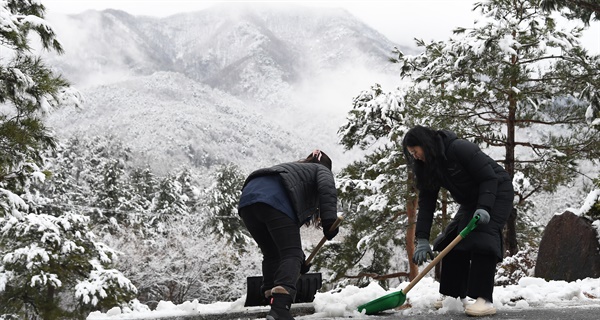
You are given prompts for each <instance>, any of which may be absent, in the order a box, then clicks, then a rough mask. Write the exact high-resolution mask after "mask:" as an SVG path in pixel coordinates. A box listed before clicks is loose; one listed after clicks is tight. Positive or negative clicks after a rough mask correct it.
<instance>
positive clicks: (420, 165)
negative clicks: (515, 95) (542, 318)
mask: <svg viewBox="0 0 600 320" xmlns="http://www.w3.org/2000/svg"><path fill="white" fill-rule="evenodd" d="M402 147H403V151H404V154H405V157H406V158H407V160H408V162H409V164H410V165H411V167H412V170H413V172H414V174H415V177H416V179H415V180H416V186H417V189H418V190H419V211H418V216H417V226H416V230H415V236H416V238H417V245H416V248H415V253H414V256H413V261H414V262H415V263H417V264H422V263H424V262H425V261H426V260H427V256H429V257H430V258H433V252H432V249H431V247H430V245H429V238H430V230H431V225H432V221H433V215H434V211H435V209H436V203H437V198H438V193H439V191H440V188H445V189H446V190H448V191H449V192H450V194H451V195H452V197H453V198H454V200H455V201H456V202H457V203H458V204H459V208H458V212H457V213H456V215H455V216H454V218H453V219H452V221H451V222H450V223H449V224H448V227H447V228H446V229H445V230H444V232H443V233H442V234H441V235H440V236H439V237H437V238H436V239H435V241H434V242H433V245H434V246H433V249H434V250H436V251H441V250H443V249H444V248H445V247H446V246H447V245H448V244H449V243H450V242H451V241H452V240H453V239H454V238H455V237H456V236H457V235H458V232H460V231H461V230H462V229H463V228H464V227H466V225H467V224H468V223H469V221H470V220H471V219H472V217H473V216H474V215H475V214H479V215H480V220H479V222H478V226H477V227H476V228H475V230H473V232H471V234H470V235H469V236H468V237H466V238H465V239H464V240H462V241H461V242H460V243H459V244H458V245H457V246H456V247H455V248H454V249H453V250H451V251H450V252H449V253H448V254H447V255H446V256H445V257H444V258H443V259H442V264H441V275H440V293H441V294H442V295H446V296H451V297H454V298H461V300H462V301H463V304H464V305H465V313H466V314H467V315H470V316H485V315H492V314H495V313H496V309H495V308H494V306H493V299H492V298H493V297H492V293H493V290H494V275H495V273H496V264H497V263H498V262H500V261H502V257H503V252H502V229H503V228H504V225H505V224H506V221H507V219H508V216H509V214H510V212H511V210H512V207H513V197H514V190H513V186H512V179H511V177H510V176H509V174H508V173H507V172H506V171H505V170H504V169H503V168H502V167H501V166H500V165H498V163H496V161H494V160H493V159H492V158H490V157H489V156H488V155H486V154H485V153H483V152H482V151H481V150H480V149H479V147H478V146H477V145H476V144H474V143H471V142H469V141H467V140H464V139H459V138H458V137H457V136H456V134H454V133H453V132H450V131H447V130H439V131H436V130H433V129H431V128H427V127H423V126H416V127H414V128H412V129H410V130H409V131H408V132H407V133H406V135H405V137H404V140H403V142H402ZM467 296H469V297H471V298H473V299H476V301H475V303H474V304H467V303H466V297H467ZM438 306H439V304H438Z"/></svg>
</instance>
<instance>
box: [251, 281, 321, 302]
mask: <svg viewBox="0 0 600 320" xmlns="http://www.w3.org/2000/svg"><path fill="white" fill-rule="evenodd" d="M246 282H247V283H246V290H247V291H246V302H245V303H244V306H245V307H255V306H266V305H268V304H269V302H268V301H267V299H266V298H265V297H264V296H263V293H262V292H261V290H260V287H261V285H262V277H248V278H247V279H246ZM322 285H323V279H322V277H321V274H320V273H307V274H303V275H301V276H300V278H299V279H298V282H296V298H295V299H294V303H305V302H313V301H314V300H315V294H316V293H317V291H319V289H321V286H322Z"/></svg>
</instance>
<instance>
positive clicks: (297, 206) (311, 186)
mask: <svg viewBox="0 0 600 320" xmlns="http://www.w3.org/2000/svg"><path fill="white" fill-rule="evenodd" d="M273 174H278V175H279V176H280V177H281V181H282V182H283V186H284V188H285V190H286V191H287V194H288V196H289V198H290V201H291V202H292V208H293V209H294V212H295V213H296V215H297V216H298V221H299V224H300V225H302V224H303V223H304V222H306V220H308V219H309V218H312V216H313V215H314V214H316V213H319V214H320V216H321V219H322V220H330V219H333V220H335V219H336V218H337V189H336V188H335V180H334V178H333V173H332V172H331V171H330V170H329V169H328V168H327V167H325V166H324V165H322V164H318V163H302V162H289V163H282V164H278V165H275V166H273V167H270V168H263V169H258V170H256V171H254V172H252V173H251V174H250V175H249V176H248V178H246V181H245V182H244V186H246V184H247V183H248V181H250V180H252V179H253V178H256V177H259V176H265V175H273Z"/></svg>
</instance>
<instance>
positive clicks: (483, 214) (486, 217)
mask: <svg viewBox="0 0 600 320" xmlns="http://www.w3.org/2000/svg"><path fill="white" fill-rule="evenodd" d="M476 215H479V221H477V224H487V223H488V222H490V214H489V213H488V212H487V211H485V209H477V210H475V214H474V215H473V216H476Z"/></svg>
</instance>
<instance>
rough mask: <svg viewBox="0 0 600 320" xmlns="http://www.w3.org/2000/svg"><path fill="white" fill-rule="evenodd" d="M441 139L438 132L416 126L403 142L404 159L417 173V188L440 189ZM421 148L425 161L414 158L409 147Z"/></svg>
mask: <svg viewBox="0 0 600 320" xmlns="http://www.w3.org/2000/svg"><path fill="white" fill-rule="evenodd" d="M440 139H441V137H440V136H439V135H438V133H437V131H435V130H433V129H431V128H427V127H423V126H415V127H414V128H412V129H410V130H408V132H407V133H406V135H405V136H404V139H403V140H402V151H403V152H404V157H405V158H406V160H407V161H408V163H409V164H410V165H411V167H412V169H413V172H414V173H415V177H416V182H417V188H418V189H419V190H421V189H432V190H435V189H437V188H439V187H440V184H441V178H442V172H441V163H440V160H441V158H442V155H440V151H441V148H440V143H441V140H440ZM417 146H419V147H421V148H422V149H423V153H424V156H425V161H424V162H423V161H421V160H417V159H415V158H413V156H412V155H410V153H409V152H408V147H417Z"/></svg>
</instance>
